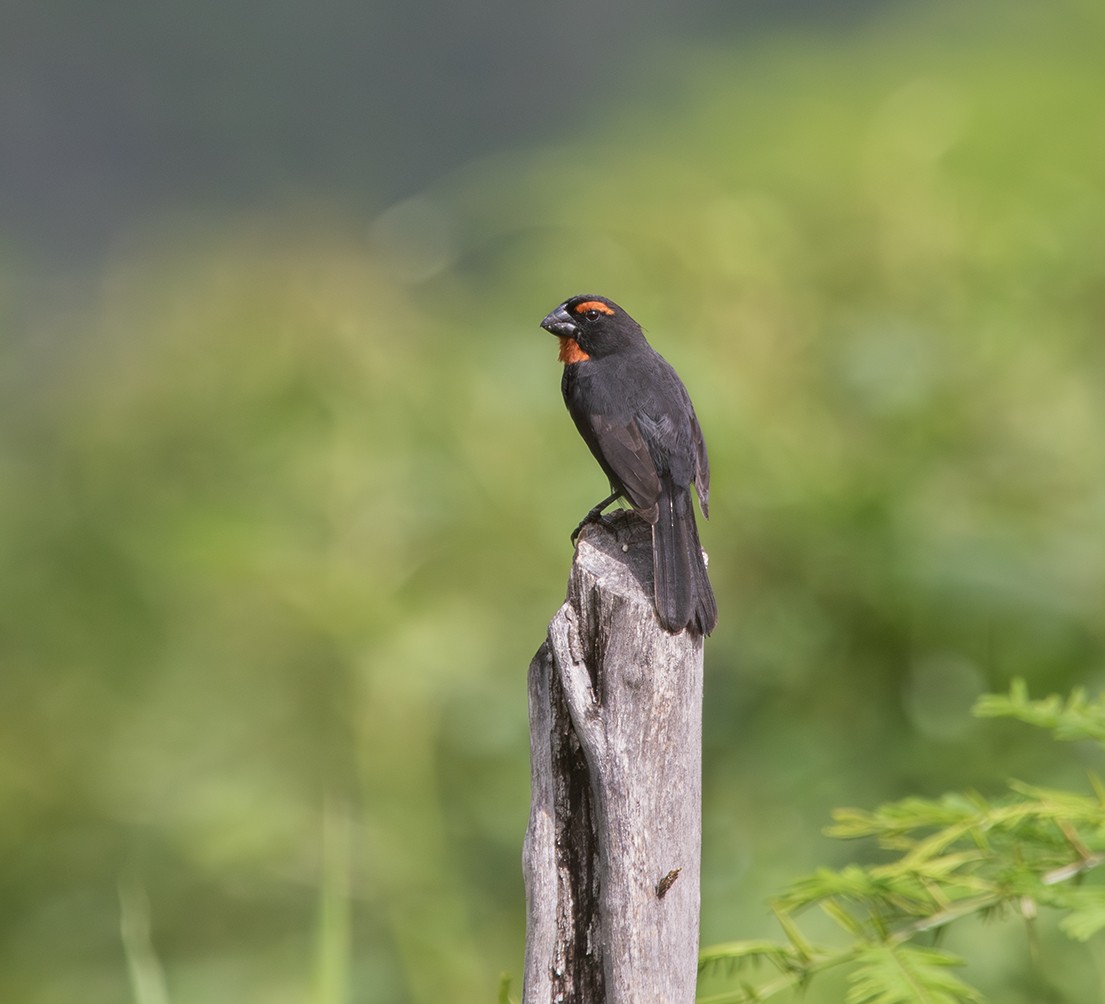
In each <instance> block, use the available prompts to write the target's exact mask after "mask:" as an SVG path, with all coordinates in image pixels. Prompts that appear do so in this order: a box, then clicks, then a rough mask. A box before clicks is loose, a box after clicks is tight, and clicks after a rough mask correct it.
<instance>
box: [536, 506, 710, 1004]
mask: <svg viewBox="0 0 1105 1004" xmlns="http://www.w3.org/2000/svg"><path fill="white" fill-rule="evenodd" d="M529 708H530V711H529V714H530V737H531V738H530V751H531V761H532V787H533V791H532V803H531V807H530V820H529V828H528V829H527V831H526V839H525V845H524V849H523V854H522V858H523V871H524V873H525V881H526V911H527V924H526V959H525V978H524V987H523V1002H524V1004H693V1001H694V997H695V979H696V975H697V971H698V913H699V862H700V857H701V844H702V820H701V816H702V812H701V806H702V784H701V773H702V772H701V759H702V639H701V638H698V637H694V636H692V635H691V634H689V633H688V632H683V633H682V634H678V635H671V634H668V633H667V632H666V631H664V629H663V628H662V627H661V626H660V624H659V621H658V620H657V618H656V613H655V609H654V606H653V601H652V545H651V530H650V528H649V526H648V524H646V523H645V522H644V521H643V520H641V519H640V518H639V517H637V516H636V515H634V514H633V513H630V512H619V513H616V514H614V515H613V516H610V517H608V518H607V519H606V520H605V521H604V522H603V523H601V524H590V525H588V526H586V527H585V528H584V530H583V532H582V533H581V534H580V537H579V542H578V546H577V548H576V556H575V561H574V562H573V564H572V572H571V576H570V578H569V582H568V598H567V600H566V601H565V603H564V605H563V606H562V607H561V608H560V610H559V611H558V612H557V614H556V616H555V617H554V618H553V619H552V621H551V623H550V624H549V633H548V638H547V640H546V641H545V643H544V644H543V645H542V646H541V648H540V649H539V650H538V652H537V654H536V655H535V656H534V658H533V662H532V663H531V664H530V670H529Z"/></svg>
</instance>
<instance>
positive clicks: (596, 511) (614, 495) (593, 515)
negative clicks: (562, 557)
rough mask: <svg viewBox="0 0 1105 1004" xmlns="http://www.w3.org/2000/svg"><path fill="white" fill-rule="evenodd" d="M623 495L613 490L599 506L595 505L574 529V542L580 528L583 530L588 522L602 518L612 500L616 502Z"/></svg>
mask: <svg viewBox="0 0 1105 1004" xmlns="http://www.w3.org/2000/svg"><path fill="white" fill-rule="evenodd" d="M621 497H622V493H621V492H620V491H616V490H615V491H612V492H611V493H610V494H609V495H607V496H606V498H604V499H603V500H602V501H601V502H600V503H599V504H598V505H597V506H595V507H594V508H593V509H592V510H591V511H590V512H589V513H587V515H586V516H584V517H583V519H581V520H580V521H579V526H577V527H576V528H575V529H574V530H573V531H572V543H573V544H574V543H575V542H576V537H578V536H579V531H580V530H582V529H583V528H584V527H585V526H586V525H587V524H588V523H594V522H596V521H597V520H599V519H601V518H602V511H603V509H605V508H606V507H607V506H608V505H610V503H611V502H614V501H616V500H617V499H620V498H621Z"/></svg>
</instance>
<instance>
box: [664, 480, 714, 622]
mask: <svg viewBox="0 0 1105 1004" xmlns="http://www.w3.org/2000/svg"><path fill="white" fill-rule="evenodd" d="M652 570H653V577H654V579H655V595H656V612H657V613H658V614H659V615H660V623H661V624H663V626H664V628H665V630H667V631H671V632H673V633H676V632H679V631H682V630H683V629H684V628H688V629H690V630H692V631H695V632H697V633H698V634H709V633H710V632H711V631H713V629H714V627H715V626H716V625H717V601H716V600H715V599H714V591H713V589H712V588H711V586H710V578H709V576H708V575H707V574H706V560H705V558H704V557H703V555H702V545H701V544H700V543H699V541H698V525H697V524H696V523H695V518H694V506H693V504H692V502H691V493H690V489H688V488H677V487H676V486H674V485H671V484H667V485H665V486H664V488H663V490H662V491H661V493H660V498H659V513H658V514H657V518H656V522H655V523H654V524H653V527H652Z"/></svg>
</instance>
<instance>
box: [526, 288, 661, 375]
mask: <svg viewBox="0 0 1105 1004" xmlns="http://www.w3.org/2000/svg"><path fill="white" fill-rule="evenodd" d="M541 327H543V328H544V329H545V330H546V331H551V332H552V333H553V334H554V335H556V336H558V337H559V338H560V361H561V362H563V363H568V364H570V363H578V362H582V361H583V360H585V359H591V358H593V357H594V358H600V357H602V356H606V355H610V354H612V353H614V352H617V351H618V350H619V349H624V348H628V347H630V346H634V345H640V344H643V343H644V335H643V334H642V333H641V326H640V325H639V324H638V323H637V322H636V321H635V320H633V318H632V317H630V316H629V315H628V314H627V313H626V312H625V311H624V310H622V308H621V307H619V306H618V305H617V304H616V303H614V301H613V300H608V299H607V298H606V297H605V296H595V295H593V294H591V293H581V294H580V295H579V296H573V297H572V298H571V299H570V300H565V301H564V302H563V303H562V304H561V305H560V306H559V307H557V308H556V309H555V310H553V311H552V312H551V313H549V314H548V315H547V316H546V317H545V319H544V320H543V321H542V322H541Z"/></svg>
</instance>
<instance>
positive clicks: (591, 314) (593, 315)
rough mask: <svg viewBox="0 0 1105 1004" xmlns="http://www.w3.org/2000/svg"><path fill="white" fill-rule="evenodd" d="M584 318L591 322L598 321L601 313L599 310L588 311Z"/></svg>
mask: <svg viewBox="0 0 1105 1004" xmlns="http://www.w3.org/2000/svg"><path fill="white" fill-rule="evenodd" d="M583 316H584V317H586V318H587V320H589V321H597V320H598V319H599V312H598V311H597V310H588V311H587V312H586V313H585V314H584V315H583Z"/></svg>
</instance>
